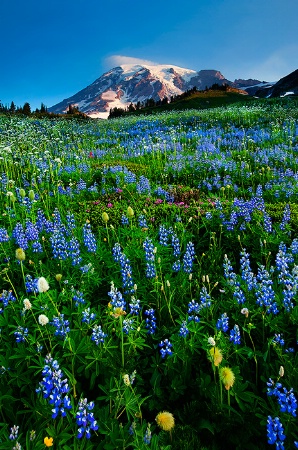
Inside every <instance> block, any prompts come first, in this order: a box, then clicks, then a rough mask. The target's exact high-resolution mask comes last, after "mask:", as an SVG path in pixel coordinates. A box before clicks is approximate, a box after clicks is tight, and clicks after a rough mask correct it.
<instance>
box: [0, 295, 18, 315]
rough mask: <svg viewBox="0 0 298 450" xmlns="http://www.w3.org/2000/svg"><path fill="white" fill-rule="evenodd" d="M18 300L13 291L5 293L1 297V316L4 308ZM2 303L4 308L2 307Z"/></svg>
mask: <svg viewBox="0 0 298 450" xmlns="http://www.w3.org/2000/svg"><path fill="white" fill-rule="evenodd" d="M15 301H16V298H15V296H14V295H13V293H12V291H3V292H2V294H1V295H0V314H2V313H3V311H4V308H6V306H7V305H8V303H9V302H15ZM1 302H2V305H3V307H1Z"/></svg>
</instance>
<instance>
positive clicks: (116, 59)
mask: <svg viewBox="0 0 298 450" xmlns="http://www.w3.org/2000/svg"><path fill="white" fill-rule="evenodd" d="M122 64H139V65H140V66H141V65H143V64H146V65H147V66H156V65H157V64H158V63H156V62H153V61H148V60H147V59H141V58H134V57H133V56H124V55H112V56H109V57H108V58H106V59H105V65H106V66H108V68H114V67H117V66H121V65H122Z"/></svg>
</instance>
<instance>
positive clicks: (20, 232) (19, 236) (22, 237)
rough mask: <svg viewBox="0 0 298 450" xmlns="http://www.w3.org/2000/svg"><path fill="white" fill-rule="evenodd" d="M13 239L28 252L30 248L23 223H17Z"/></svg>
mask: <svg viewBox="0 0 298 450" xmlns="http://www.w3.org/2000/svg"><path fill="white" fill-rule="evenodd" d="M12 237H13V238H14V239H15V241H16V244H17V245H18V246H19V247H20V248H22V249H23V250H27V248H28V239H27V237H26V234H25V231H24V229H23V225H22V224H21V223H17V224H16V226H15V228H14V229H13V231H12Z"/></svg>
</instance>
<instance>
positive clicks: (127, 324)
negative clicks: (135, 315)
mask: <svg viewBox="0 0 298 450" xmlns="http://www.w3.org/2000/svg"><path fill="white" fill-rule="evenodd" d="M133 324H134V319H124V320H123V333H125V334H129V332H130V331H133V330H134V327H133Z"/></svg>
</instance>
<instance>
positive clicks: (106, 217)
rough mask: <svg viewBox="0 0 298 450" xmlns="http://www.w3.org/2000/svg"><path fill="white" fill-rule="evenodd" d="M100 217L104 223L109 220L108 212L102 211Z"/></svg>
mask: <svg viewBox="0 0 298 450" xmlns="http://www.w3.org/2000/svg"><path fill="white" fill-rule="evenodd" d="M101 217H102V220H103V222H104V223H108V221H109V215H108V213H106V212H103V213H102V216H101Z"/></svg>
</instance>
